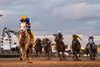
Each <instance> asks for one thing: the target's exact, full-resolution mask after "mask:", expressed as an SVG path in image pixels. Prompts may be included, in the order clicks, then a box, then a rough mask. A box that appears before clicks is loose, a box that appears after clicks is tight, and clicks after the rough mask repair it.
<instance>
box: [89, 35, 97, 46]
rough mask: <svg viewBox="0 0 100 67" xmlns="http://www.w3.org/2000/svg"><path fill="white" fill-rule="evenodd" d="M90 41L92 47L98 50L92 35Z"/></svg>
mask: <svg viewBox="0 0 100 67" xmlns="http://www.w3.org/2000/svg"><path fill="white" fill-rule="evenodd" d="M88 41H89V43H92V46H93V47H94V48H96V45H95V43H94V37H93V36H92V35H90V36H89V39H88Z"/></svg>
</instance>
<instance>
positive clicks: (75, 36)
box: [72, 34, 82, 40]
mask: <svg viewBox="0 0 100 67" xmlns="http://www.w3.org/2000/svg"><path fill="white" fill-rule="evenodd" d="M72 38H73V40H74V39H78V38H79V39H80V40H82V39H81V38H80V37H79V36H78V35H76V34H73V36H72Z"/></svg>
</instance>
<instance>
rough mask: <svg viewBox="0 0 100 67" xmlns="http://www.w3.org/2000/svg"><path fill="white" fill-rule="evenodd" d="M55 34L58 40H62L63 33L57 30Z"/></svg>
mask: <svg viewBox="0 0 100 67" xmlns="http://www.w3.org/2000/svg"><path fill="white" fill-rule="evenodd" d="M57 36H58V37H59V40H61V41H62V40H63V35H62V33H61V32H60V31H58V34H57Z"/></svg>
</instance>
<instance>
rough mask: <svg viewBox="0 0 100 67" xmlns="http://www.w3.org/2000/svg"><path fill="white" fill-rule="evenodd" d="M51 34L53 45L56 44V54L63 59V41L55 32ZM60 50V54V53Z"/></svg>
mask: <svg viewBox="0 0 100 67" xmlns="http://www.w3.org/2000/svg"><path fill="white" fill-rule="evenodd" d="M53 36H55V40H54V41H55V42H56V44H55V46H56V50H57V52H58V56H59V58H60V61H62V60H65V54H64V52H65V44H64V42H63V41H61V40H59V37H58V36H57V34H54V35H53ZM60 52H61V54H60Z"/></svg>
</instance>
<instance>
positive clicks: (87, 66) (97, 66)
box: [0, 57, 100, 67]
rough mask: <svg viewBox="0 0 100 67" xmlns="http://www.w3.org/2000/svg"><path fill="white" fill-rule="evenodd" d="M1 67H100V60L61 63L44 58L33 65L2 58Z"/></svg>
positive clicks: (55, 59)
mask: <svg viewBox="0 0 100 67" xmlns="http://www.w3.org/2000/svg"><path fill="white" fill-rule="evenodd" d="M0 67H100V59H99V58H97V60H96V61H90V60H87V59H86V58H82V60H81V61H73V60H72V58H68V59H67V60H66V61H59V60H58V58H53V59H51V60H46V58H44V57H40V58H33V60H32V61H31V63H28V62H27V61H20V60H19V58H6V59H5V58H1V59H0Z"/></svg>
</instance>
